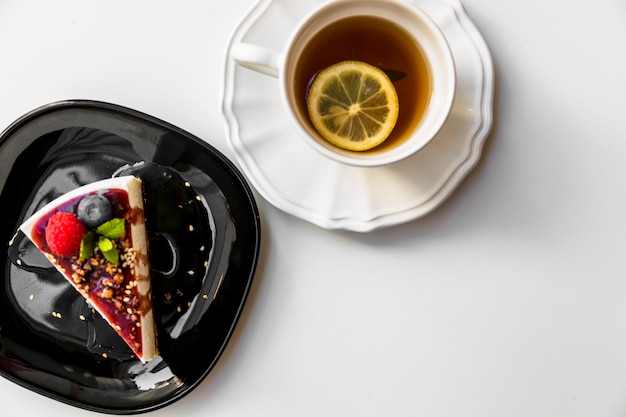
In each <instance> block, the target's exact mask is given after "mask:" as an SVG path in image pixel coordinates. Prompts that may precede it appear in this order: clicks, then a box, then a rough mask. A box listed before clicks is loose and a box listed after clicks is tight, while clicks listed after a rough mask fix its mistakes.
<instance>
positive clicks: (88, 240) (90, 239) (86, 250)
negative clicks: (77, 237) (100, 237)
mask: <svg viewBox="0 0 626 417" xmlns="http://www.w3.org/2000/svg"><path fill="white" fill-rule="evenodd" d="M95 248H96V240H95V235H94V234H93V232H87V233H86V234H85V236H83V238H82V239H81V241H80V253H79V255H78V259H80V260H81V261H84V260H85V259H89V258H91V255H92V254H93V250H94V249H95Z"/></svg>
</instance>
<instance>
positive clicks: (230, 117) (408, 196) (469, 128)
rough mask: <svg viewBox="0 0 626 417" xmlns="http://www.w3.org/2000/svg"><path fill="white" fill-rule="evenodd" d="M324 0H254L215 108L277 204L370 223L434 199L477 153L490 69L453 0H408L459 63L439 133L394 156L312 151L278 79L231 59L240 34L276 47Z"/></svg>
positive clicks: (391, 219)
mask: <svg viewBox="0 0 626 417" xmlns="http://www.w3.org/2000/svg"><path fill="white" fill-rule="evenodd" d="M321 1H322V0H304V1H303V0H298V2H294V1H292V0H260V1H259V2H258V3H257V4H256V5H255V6H254V7H253V8H252V9H251V10H250V11H249V12H248V13H247V14H246V16H245V17H244V19H243V20H242V21H241V23H240V24H239V26H238V27H237V28H236V30H235V32H234V33H233V35H232V38H231V40H230V43H229V46H228V50H227V56H226V67H225V82H224V90H223V103H222V106H223V107H222V108H223V112H224V116H225V119H226V131H227V140H228V142H229V145H230V147H231V149H232V150H233V152H234V154H235V158H236V160H237V162H238V164H239V166H240V167H241V170H242V171H243V172H244V174H245V175H246V177H247V178H248V180H249V181H250V182H251V183H252V185H253V186H254V187H255V188H256V189H257V191H258V192H259V194H261V196H262V197H263V198H265V199H266V200H267V201H268V202H270V203H271V204H273V205H274V206H276V207H278V208H279V209H281V210H283V211H285V212H287V213H290V214H292V215H294V216H297V217H300V218H302V219H305V220H307V221H310V222H311V223H314V224H316V225H318V226H321V227H324V228H327V229H346V230H352V231H358V232H368V231H371V230H374V229H377V228H381V227H386V226H391V225H396V224H400V223H404V222H407V221H410V220H414V219H417V218H419V217H421V216H423V215H425V214H427V213H429V212H430V211H432V210H433V209H435V208H436V207H438V206H439V204H441V203H442V202H443V201H444V200H445V199H446V198H447V197H448V196H449V195H450V194H451V193H452V192H453V191H454V190H455V189H456V187H457V186H458V185H459V183H460V182H461V181H462V180H463V178H465V176H466V175H467V174H468V173H469V172H470V171H471V170H472V168H473V167H474V166H475V165H476V163H477V162H478V160H479V158H480V155H481V151H482V147H483V143H484V141H485V139H486V137H487V134H488V133H489V130H490V129H491V123H492V107H493V88H494V70H493V65H492V61H491V56H490V54H489V50H488V48H487V46H486V44H485V42H484V40H483V38H482V37H481V35H480V34H479V32H478V31H477V29H476V27H475V26H474V24H473V23H472V22H471V21H470V19H469V17H468V16H467V14H466V12H465V10H464V8H463V6H462V4H461V2H460V0H406V1H408V2H410V3H411V4H414V5H416V6H417V7H420V8H421V9H422V10H424V11H426V12H427V13H428V14H429V15H430V16H431V18H432V19H433V20H434V21H435V22H436V23H437V24H438V25H439V27H440V28H441V30H442V32H443V33H444V35H445V36H446V39H447V40H448V42H449V44H450V48H451V50H452V54H453V57H454V60H455V65H456V68H457V93H456V96H455V101H454V105H453V108H452V112H451V114H450V117H449V119H448V121H447V122H446V123H445V125H444V127H443V129H442V131H441V132H440V134H439V135H438V136H437V137H436V138H435V139H434V140H433V141H432V142H431V143H430V144H429V145H427V146H426V147H425V148H423V149H422V150H420V151H419V152H418V153H416V154H414V155H413V156H411V157H409V158H407V159H405V160H403V161H401V162H399V163H395V164H393V165H388V166H383V167H374V168H361V167H354V166H348V165H342V164H340V163H338V162H334V161H331V160H329V159H327V158H325V157H324V156H322V155H320V154H318V153H317V152H316V151H315V150H313V149H312V148H311V147H310V146H308V145H307V144H306V143H304V141H302V140H301V139H300V138H298V137H297V133H296V131H295V129H293V128H292V127H291V125H290V122H289V120H288V118H287V117H286V116H285V115H284V109H283V107H282V103H281V100H280V97H279V91H278V88H279V87H278V80H277V79H275V78H271V77H268V76H266V75H261V74H258V73H256V72H254V71H251V70H248V69H245V68H242V67H240V66H238V65H236V64H235V62H234V61H233V59H232V57H231V55H230V49H231V47H232V45H233V44H235V43H238V42H241V41H246V42H250V43H256V44H259V45H263V46H267V47H271V48H274V49H275V50H276V51H280V50H282V49H283V43H284V42H285V40H286V39H287V38H288V36H289V34H290V32H291V31H292V29H293V27H294V26H295V24H296V23H297V22H298V21H299V20H300V19H301V18H302V17H304V15H305V14H306V13H307V12H308V11H309V10H310V9H311V8H312V7H314V6H315V5H317V4H318V3H320V2H321Z"/></svg>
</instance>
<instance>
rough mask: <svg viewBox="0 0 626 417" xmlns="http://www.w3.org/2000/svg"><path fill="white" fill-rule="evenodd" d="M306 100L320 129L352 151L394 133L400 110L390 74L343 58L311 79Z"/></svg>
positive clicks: (325, 135) (375, 142)
mask: <svg viewBox="0 0 626 417" xmlns="http://www.w3.org/2000/svg"><path fill="white" fill-rule="evenodd" d="M307 104H308V110H309V116H310V118H311V122H312V123H313V126H314V127H315V129H316V130H317V131H318V133H319V134H320V135H321V136H322V137H323V138H324V139H326V140H327V141H328V142H330V143H332V144H333V145H335V146H338V147H340V148H343V149H348V150H352V151H364V150H368V149H371V148H373V147H375V146H377V145H379V144H381V143H382V142H383V141H384V140H385V139H387V137H389V135H390V134H391V131H392V130H393V128H394V126H395V124H396V121H397V119H398V112H399V106H398V96H397V94H396V90H395V88H394V86H393V83H392V82H391V80H390V79H389V77H387V75H386V74H385V73H384V72H383V71H382V70H380V69H378V68H376V67H374V66H372V65H370V64H367V63H364V62H360V61H342V62H339V63H337V64H334V65H331V66H330V67H328V68H326V69H324V70H322V71H321V72H320V73H319V74H318V75H317V76H316V77H315V79H314V80H313V82H312V83H311V87H310V89H309V94H308V98H307Z"/></svg>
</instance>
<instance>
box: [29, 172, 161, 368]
mask: <svg viewBox="0 0 626 417" xmlns="http://www.w3.org/2000/svg"><path fill="white" fill-rule="evenodd" d="M20 229H21V231H22V232H23V233H24V234H25V235H26V236H27V237H28V238H29V239H30V240H31V241H32V242H33V243H34V245H35V246H36V247H37V248H38V249H39V250H40V251H41V252H42V253H43V254H44V255H45V256H46V258H47V259H48V260H49V261H50V262H51V263H52V265H54V267H55V268H56V269H57V270H58V271H59V272H60V273H61V274H62V275H63V276H64V277H65V279H66V280H67V281H69V283H70V284H71V285H72V286H73V287H74V288H75V289H76V290H77V291H78V292H80V294H82V296H83V297H84V298H85V299H86V300H87V302H88V303H89V304H90V305H91V306H92V307H93V308H94V309H95V310H96V311H97V312H98V313H99V314H100V315H101V316H102V317H103V318H104V319H105V320H106V321H107V322H108V323H109V325H110V326H111V327H112V328H113V329H114V330H115V331H116V332H117V334H118V335H119V336H120V338H121V339H123V340H124V342H126V344H127V345H128V346H129V347H130V348H131V349H132V351H133V352H134V354H135V355H136V356H137V357H138V358H139V359H140V360H141V361H143V362H147V361H149V360H151V359H152V358H153V357H154V356H155V355H156V354H157V346H156V334H155V322H154V313H153V308H152V298H151V282H150V267H149V260H148V237H147V233H146V225H145V215H144V209H143V196H142V183H141V180H140V179H138V178H136V177H134V176H123V177H116V178H110V179H106V180H102V181H97V182H94V183H91V184H88V185H85V186H82V187H80V188H77V189H75V190H72V191H70V192H68V193H66V194H64V195H62V196H60V197H58V198H56V199H55V200H53V201H51V202H50V203H48V204H46V205H45V206H44V207H42V208H41V209H39V210H38V211H37V212H36V213H35V214H33V215H32V216H31V217H30V218H29V219H27V220H26V221H25V222H24V223H23V224H22V225H21V226H20Z"/></svg>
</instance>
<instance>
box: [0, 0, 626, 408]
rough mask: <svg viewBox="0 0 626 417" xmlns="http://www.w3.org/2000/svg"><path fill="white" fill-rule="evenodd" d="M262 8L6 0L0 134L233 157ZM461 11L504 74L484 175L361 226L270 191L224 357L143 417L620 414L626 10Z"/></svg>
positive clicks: (241, 2) (11, 403)
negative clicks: (101, 123)
mask: <svg viewBox="0 0 626 417" xmlns="http://www.w3.org/2000/svg"><path fill="white" fill-rule="evenodd" d="M253 4H254V1H253V0H228V1H219V2H218V1H210V2H209V1H179V2H172V1H147V0H132V1H128V0H125V1H122V0H108V1H95V0H75V1H72V0H60V1H54V2H52V1H28V0H2V1H0V130H1V129H4V128H5V127H6V126H8V125H9V124H10V123H11V122H12V121H14V120H15V119H16V118H18V117H19V116H21V115H22V114H23V113H25V112H27V111H30V110H31V109H33V108H35V107H38V106H40V105H43V104H46V103H49V102H52V101H56V100H61V99H72V98H84V99H95V100H103V101H109V102H113V103H116V104H120V105H123V106H127V107H131V108H134V109H136V110H140V111H142V112H145V113H148V114H151V115H153V116H156V117H158V118H161V119H164V120H166V121H168V122H170V123H172V124H174V125H177V126H179V127H181V128H183V129H185V130H187V131H189V132H191V133H193V134H195V135H196V136H199V137H201V138H203V139H205V140H207V141H208V142H209V143H211V144H212V145H214V146H215V147H217V148H218V149H220V150H221V151H222V152H224V153H225V154H226V155H227V156H229V157H231V158H232V157H233V155H232V153H231V152H230V150H229V148H228V146H227V143H226V139H225V128H224V122H223V119H222V113H221V102H220V94H221V81H222V80H221V77H222V73H223V63H224V54H225V48H226V45H227V42H228V38H229V36H230V34H231V33H232V31H233V29H234V28H235V26H236V25H237V24H238V22H239V21H240V20H241V18H242V17H243V16H244V14H245V13H246V12H247V11H248V10H249V9H250V7H251V6H252V5H253ZM465 6H466V8H467V11H468V14H469V15H470V17H471V18H472V19H473V21H474V23H475V24H476V26H477V27H478V29H479V30H480V32H481V33H482V34H483V36H484V38H485V40H486V42H487V44H488V46H489V48H490V50H491V53H492V56H493V60H494V63H495V68H496V91H495V93H496V95H495V124H494V128H493V130H492V134H491V135H490V136H489V138H488V140H487V144H486V147H485V151H484V154H483V157H482V159H481V162H480V163H479V165H478V167H477V168H476V169H475V170H474V171H473V172H472V173H471V174H470V176H469V177H468V178H467V179H466V180H465V181H464V182H463V183H462V185H461V187H460V188H459V189H458V190H457V191H456V192H455V193H454V194H453V195H452V197H451V198H450V199H448V200H447V201H446V203H444V204H443V206H441V207H440V208H438V209H437V210H436V211H435V212H433V213H432V214H430V215H428V216H426V217H424V218H422V219H420V220H416V221H413V222H411V223H408V224H406V225H402V226H399V227H392V228H389V229H384V230H381V231H377V232H373V233H369V234H358V233H352V232H342V231H327V230H324V229H321V228H319V227H317V226H314V225H311V224H309V223H307V222H305V221H303V220H300V219H297V218H295V217H292V216H290V215H287V214H284V213H283V212H281V211H279V210H277V209H276V208H274V207H272V206H271V205H269V204H268V203H266V202H265V201H264V200H263V199H261V198H259V199H258V204H259V206H260V210H261V214H262V222H263V229H264V230H263V231H264V236H263V249H262V253H261V261H260V265H259V269H258V274H257V276H256V279H255V282H254V286H253V288H252V292H251V294H250V297H249V299H248V303H247V305H246V308H245V312H244V315H243V317H242V319H241V321H240V322H239V326H238V328H237V330H236V332H235V335H234V337H233V339H232V340H231V342H230V344H229V346H228V348H227V350H226V353H225V354H224V356H223V357H222V358H221V360H220V362H219V364H218V366H217V367H216V368H215V369H214V370H213V372H212V373H211V374H210V375H209V376H208V378H207V379H206V380H205V381H204V382H203V383H202V384H201V385H200V386H199V387H198V388H197V389H196V390H194V391H193V392H192V393H191V394H190V395H188V396H187V397H185V398H184V399H182V400H181V401H179V402H177V403H175V404H173V405H171V406H169V407H167V408H165V409H162V410H159V411H156V412H153V413H150V414H149V415H151V416H152V415H153V416H172V415H178V416H186V417H196V416H224V417H225V416H289V417H292V416H350V415H352V416H383V415H385V416H429V417H430V416H441V417H452V416H464V417H491V416H493V417H503V416H506V417H513V416H524V417H526V416H529V417H530V416H532V417H559V416H563V417H583V416H585V417H587V416H589V417H618V416H624V415H626V163H625V161H624V160H625V158H626V105H625V101H624V100H625V98H626V75H625V74H626V48H625V47H624V45H623V42H624V40H625V39H626V24H625V22H626V2H624V1H623V0H599V1H595V2H591V1H588V0H570V1H568V2H557V1H554V0H547V1H546V0H526V1H501V0H466V1H465ZM0 163H1V162H0ZM0 399H1V402H2V407H1V408H0V414H1V415H3V416H4V415H25V416H31V415H46V416H47V417H61V416H62V417H73V416H84V415H91V414H92V413H90V412H86V411H83V410H79V409H77V408H73V407H71V406H67V405H64V404H61V403H58V402H56V401H53V400H50V399H48V398H46V397H43V396H41V395H38V394H34V393H31V392H30V391H28V390H26V389H24V388H21V387H19V386H17V385H14V384H12V383H10V382H8V381H7V380H4V379H0Z"/></svg>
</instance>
